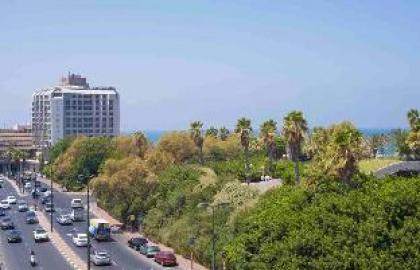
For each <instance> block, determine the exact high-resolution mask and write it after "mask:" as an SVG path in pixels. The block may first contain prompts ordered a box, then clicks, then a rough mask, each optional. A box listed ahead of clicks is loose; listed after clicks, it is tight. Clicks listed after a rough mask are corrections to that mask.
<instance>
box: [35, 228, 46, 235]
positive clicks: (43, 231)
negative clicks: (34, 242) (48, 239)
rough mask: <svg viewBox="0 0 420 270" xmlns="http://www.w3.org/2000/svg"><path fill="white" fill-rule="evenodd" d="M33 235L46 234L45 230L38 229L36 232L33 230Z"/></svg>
mask: <svg viewBox="0 0 420 270" xmlns="http://www.w3.org/2000/svg"><path fill="white" fill-rule="evenodd" d="M35 233H38V234H39V233H46V231H45V230H43V229H38V230H35Z"/></svg>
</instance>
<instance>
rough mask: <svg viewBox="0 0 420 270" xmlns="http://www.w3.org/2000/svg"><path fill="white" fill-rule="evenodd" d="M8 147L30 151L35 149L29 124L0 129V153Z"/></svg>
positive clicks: (8, 148)
mask: <svg viewBox="0 0 420 270" xmlns="http://www.w3.org/2000/svg"><path fill="white" fill-rule="evenodd" d="M10 149H17V150H22V151H25V152H28V153H31V152H33V151H34V150H35V148H34V145H33V140H32V132H31V126H30V125H15V126H14V127H13V128H4V129H0V154H1V153H4V152H6V151H8V150H10Z"/></svg>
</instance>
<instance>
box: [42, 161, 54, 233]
mask: <svg viewBox="0 0 420 270" xmlns="http://www.w3.org/2000/svg"><path fill="white" fill-rule="evenodd" d="M44 164H45V165H47V166H48V164H49V162H48V161H45V162H44ZM49 176H50V190H51V212H50V231H51V232H53V231H54V228H53V224H54V222H53V219H54V214H53V213H54V211H53V210H54V189H53V179H52V167H51V164H50V166H49Z"/></svg>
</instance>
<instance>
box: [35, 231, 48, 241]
mask: <svg viewBox="0 0 420 270" xmlns="http://www.w3.org/2000/svg"><path fill="white" fill-rule="evenodd" d="M33 234H34V239H35V243H38V242H41V241H48V240H49V239H50V238H49V237H48V233H47V231H45V230H44V229H42V228H38V229H35V230H34V232H33Z"/></svg>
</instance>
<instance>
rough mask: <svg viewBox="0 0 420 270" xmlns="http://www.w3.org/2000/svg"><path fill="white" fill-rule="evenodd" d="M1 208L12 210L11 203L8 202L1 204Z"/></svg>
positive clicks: (4, 201)
mask: <svg viewBox="0 0 420 270" xmlns="http://www.w3.org/2000/svg"><path fill="white" fill-rule="evenodd" d="M0 208H3V209H10V203H9V201H8V200H2V201H1V202H0Z"/></svg>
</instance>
